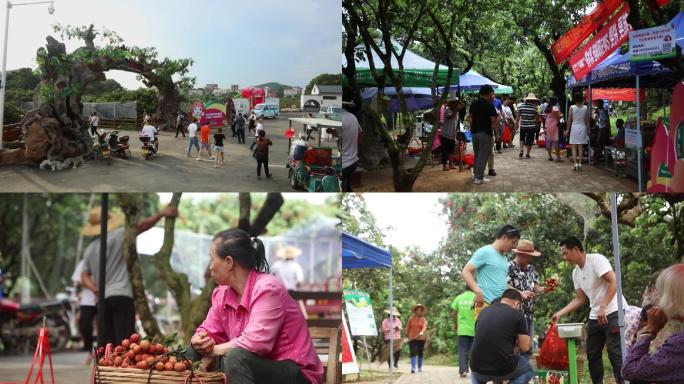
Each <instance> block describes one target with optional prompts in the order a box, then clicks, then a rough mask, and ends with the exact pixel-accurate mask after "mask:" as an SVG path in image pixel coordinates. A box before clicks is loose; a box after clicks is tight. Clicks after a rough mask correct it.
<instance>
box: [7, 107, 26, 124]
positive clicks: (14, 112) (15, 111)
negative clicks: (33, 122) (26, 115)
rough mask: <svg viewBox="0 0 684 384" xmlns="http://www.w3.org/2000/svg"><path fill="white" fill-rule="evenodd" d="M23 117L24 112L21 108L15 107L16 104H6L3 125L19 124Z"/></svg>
mask: <svg viewBox="0 0 684 384" xmlns="http://www.w3.org/2000/svg"><path fill="white" fill-rule="evenodd" d="M22 116H23V112H22V110H21V108H19V107H17V106H15V105H14V104H10V103H8V102H5V113H4V117H3V124H14V123H18V122H20V121H21V117H22Z"/></svg>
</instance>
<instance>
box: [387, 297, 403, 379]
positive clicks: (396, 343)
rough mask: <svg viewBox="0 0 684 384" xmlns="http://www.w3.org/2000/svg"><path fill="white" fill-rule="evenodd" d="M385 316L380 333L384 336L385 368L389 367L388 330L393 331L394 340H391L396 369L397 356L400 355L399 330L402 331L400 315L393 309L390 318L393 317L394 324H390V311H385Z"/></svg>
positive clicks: (400, 340)
mask: <svg viewBox="0 0 684 384" xmlns="http://www.w3.org/2000/svg"><path fill="white" fill-rule="evenodd" d="M385 315H387V317H386V318H385V320H383V321H382V333H383V334H384V336H385V344H386V346H385V351H387V366H389V365H390V330H391V329H394V339H393V342H392V344H393V349H394V351H393V353H394V368H398V366H397V365H398V363H399V356H400V355H401V345H402V339H401V330H402V329H404V325H403V324H402V323H401V319H400V317H401V314H400V313H399V311H397V308H396V307H395V308H393V313H392V316H393V317H394V324H393V325H392V324H391V323H390V311H389V310H388V309H386V310H385Z"/></svg>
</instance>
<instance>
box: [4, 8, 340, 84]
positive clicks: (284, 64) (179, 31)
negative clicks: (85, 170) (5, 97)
mask: <svg viewBox="0 0 684 384" xmlns="http://www.w3.org/2000/svg"><path fill="white" fill-rule="evenodd" d="M0 1H1V2H2V10H3V11H4V5H5V1H2V0H0ZM22 1H23V0H22ZM16 2H19V1H16ZM3 16H4V15H3ZM2 21H3V23H4V17H3V19H2ZM54 23H61V24H63V25H87V24H91V23H92V24H95V27H96V28H98V29H100V30H101V29H102V28H103V27H106V28H107V29H110V30H113V31H116V32H117V33H118V34H119V35H120V36H121V37H122V38H123V39H124V42H125V43H127V44H129V45H138V46H141V47H143V46H153V47H156V48H157V50H158V51H159V54H160V57H164V56H168V57H171V58H182V57H191V58H193V59H194V60H195V64H194V65H193V66H192V69H191V72H190V75H191V76H195V77H197V83H196V84H197V85H198V86H204V85H205V84H207V83H218V84H219V86H220V87H227V86H228V85H230V84H239V85H240V87H244V86H249V85H257V84H261V83H265V82H269V81H277V82H279V83H282V84H288V85H299V86H304V85H306V84H307V83H308V82H309V80H311V78H313V77H315V76H317V75H318V74H320V73H339V72H340V63H339V55H340V52H341V50H342V48H341V35H340V33H341V32H340V30H341V25H340V24H341V4H340V0H261V1H258V2H255V1H250V0H241V1H237V0H146V1H145V0H116V1H115V0H56V1H55V14H54V15H49V14H48V12H47V5H31V6H20V7H14V8H12V10H11V15H10V32H9V48H8V54H7V68H8V69H9V70H12V69H17V68H21V67H35V52H36V50H37V49H38V48H39V47H40V46H43V45H44V44H45V37H46V36H47V35H49V34H51V33H52V27H51V26H52V25H53V24H54ZM2 30H4V28H2V29H0V33H3V32H2ZM55 37H56V38H59V37H58V36H55ZM81 45H82V43H81V42H78V41H74V42H67V49H68V50H69V51H71V50H73V49H75V48H77V47H79V46H81ZM0 54H1V52H0ZM108 77H109V78H114V79H116V80H117V81H119V82H120V83H121V84H122V85H123V86H125V87H127V88H138V87H139V86H142V83H140V82H138V81H137V80H136V79H135V75H133V74H127V73H123V72H118V71H115V72H110V74H108Z"/></svg>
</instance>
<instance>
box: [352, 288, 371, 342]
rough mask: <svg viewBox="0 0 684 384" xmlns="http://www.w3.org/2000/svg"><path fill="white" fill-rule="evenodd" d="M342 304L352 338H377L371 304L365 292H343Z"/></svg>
mask: <svg viewBox="0 0 684 384" xmlns="http://www.w3.org/2000/svg"><path fill="white" fill-rule="evenodd" d="M344 304H345V307H346V309H347V318H349V332H350V333H351V334H352V336H377V335H378V328H377V326H376V325H375V315H374V314H373V303H372V302H371V298H370V296H369V295H368V293H366V292H362V291H352V290H344Z"/></svg>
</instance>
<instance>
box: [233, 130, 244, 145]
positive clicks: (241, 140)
mask: <svg viewBox="0 0 684 384" xmlns="http://www.w3.org/2000/svg"><path fill="white" fill-rule="evenodd" d="M235 132H236V133H237V138H238V144H244V143H245V129H244V128H238V129H237V130H236V131H235Z"/></svg>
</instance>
